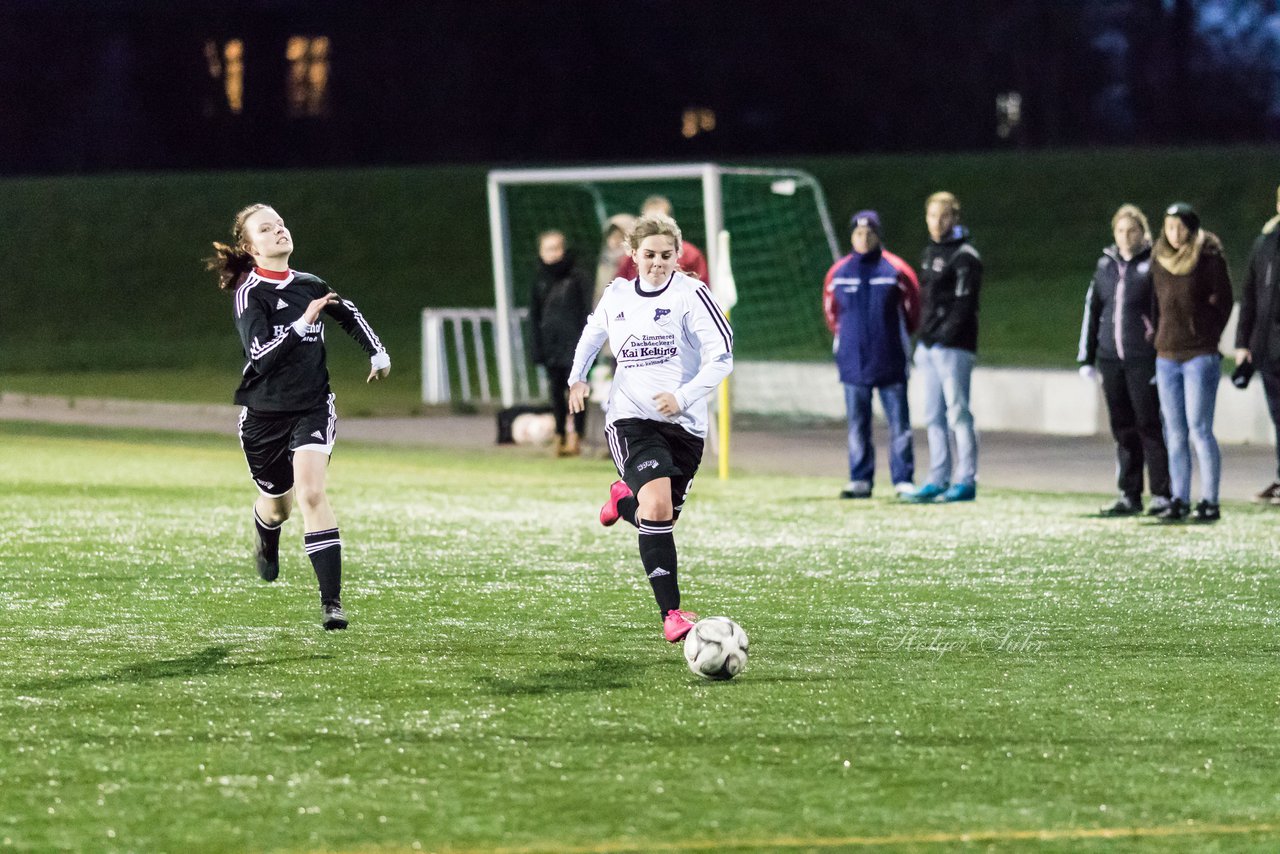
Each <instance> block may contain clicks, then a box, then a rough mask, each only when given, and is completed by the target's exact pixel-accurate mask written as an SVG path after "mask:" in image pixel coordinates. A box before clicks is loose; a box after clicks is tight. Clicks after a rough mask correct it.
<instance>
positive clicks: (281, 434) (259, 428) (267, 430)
mask: <svg viewBox="0 0 1280 854" xmlns="http://www.w3.org/2000/svg"><path fill="white" fill-rule="evenodd" d="M239 433H240V447H241V448H242V449H243V450H244V458H245V460H247V461H248V463H249V475H250V476H251V477H252V478H253V481H254V483H256V484H257V485H258V491H259V492H261V493H262V494H263V495H266V496H270V497H271V498H278V497H280V496H281V495H284V494H285V493H286V492H288V491H289V490H290V489H293V452H294V451H296V450H298V449H299V448H307V449H308V450H317V451H322V452H324V453H331V452H332V451H333V442H334V440H335V439H336V438H337V436H338V413H337V410H335V409H334V407H333V395H332V394H330V395H329V399H328V400H327V401H325V402H324V403H323V404H321V405H320V406H317V407H316V408H315V409H311V410H308V411H307V412H259V411H254V410H250V409H249V408H248V407H245V408H244V410H243V411H241V413H240V426H239Z"/></svg>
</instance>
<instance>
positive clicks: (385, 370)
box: [365, 350, 391, 383]
mask: <svg viewBox="0 0 1280 854" xmlns="http://www.w3.org/2000/svg"><path fill="white" fill-rule="evenodd" d="M369 368H370V370H369V379H367V380H365V382H367V383H371V382H373V381H374V380H380V379H382V378H383V377H385V376H386V375H387V374H389V373H391V357H390V356H388V355H387V351H386V350H379V351H378V352H377V353H374V354H373V355H372V356H370V357H369Z"/></svg>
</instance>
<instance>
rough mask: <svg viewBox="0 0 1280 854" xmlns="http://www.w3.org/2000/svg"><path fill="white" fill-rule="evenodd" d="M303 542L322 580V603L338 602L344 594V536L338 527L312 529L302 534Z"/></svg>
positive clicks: (318, 578) (318, 577) (319, 578)
mask: <svg viewBox="0 0 1280 854" xmlns="http://www.w3.org/2000/svg"><path fill="white" fill-rule="evenodd" d="M302 542H303V545H304V546H306V549H307V557H309V558H311V566H312V567H313V568H314V569H315V571H316V581H318V582H320V603H321V604H322V605H330V604H334V603H337V602H338V601H339V600H340V599H341V596H342V538H341V537H339V536H338V529H337V528H330V529H328V530H327V531H312V532H311V533H309V534H304V535H303V536H302Z"/></svg>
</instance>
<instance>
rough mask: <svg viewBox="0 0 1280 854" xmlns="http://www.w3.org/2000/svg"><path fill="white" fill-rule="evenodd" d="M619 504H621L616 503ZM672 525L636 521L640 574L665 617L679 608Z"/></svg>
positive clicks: (665, 521) (674, 540)
mask: <svg viewBox="0 0 1280 854" xmlns="http://www.w3.org/2000/svg"><path fill="white" fill-rule="evenodd" d="M619 503H621V502H619ZM673 524H674V523H673V522H672V521H671V520H670V519H666V520H662V521H656V522H655V521H650V520H648V519H641V520H640V525H639V528H640V560H641V562H643V563H644V574H645V575H647V576H648V577H649V585H650V586H651V587H653V598H654V599H657V600H658V612H659V613H660V614H661V615H662V616H663V617H666V616H667V612H668V611H672V610H676V609H678V608H679V607H680V585H679V583H678V582H677V580H676V538H675V534H673V533H672V530H673Z"/></svg>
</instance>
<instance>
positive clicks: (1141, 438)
mask: <svg viewBox="0 0 1280 854" xmlns="http://www.w3.org/2000/svg"><path fill="white" fill-rule="evenodd" d="M1111 231H1112V233H1113V235H1114V236H1115V243H1113V244H1111V245H1110V246H1108V247H1107V248H1106V249H1104V250H1103V251H1102V257H1101V258H1099V259H1098V267H1097V269H1096V270H1094V273H1093V279H1092V280H1091V281H1090V282H1089V292H1088V294H1087V295H1086V296H1085V298H1084V323H1083V325H1082V327H1081V329H1080V352H1079V355H1078V356H1077V357H1076V358H1077V359H1078V361H1079V362H1080V373H1081V375H1083V376H1085V377H1087V378H1089V379H1093V375H1094V373H1095V368H1096V373H1099V374H1101V375H1102V393H1103V395H1104V396H1105V397H1106V400H1107V412H1108V414H1109V415H1110V417H1111V435H1112V436H1114V437H1115V440H1116V478H1117V485H1118V486H1119V487H1120V497H1119V498H1117V499H1116V501H1115V503H1114V504H1111V505H1110V506H1108V507H1104V508H1103V509H1102V515H1103V516H1133V515H1136V514H1138V513H1141V512H1142V464H1143V462H1144V461H1145V462H1146V465H1147V477H1148V480H1149V482H1150V486H1151V495H1152V500H1151V506H1150V507H1149V508H1148V511H1147V512H1148V514H1149V515H1152V516H1154V515H1157V514H1159V513H1162V512H1164V511H1165V510H1166V509H1167V508H1168V506H1169V455H1168V452H1167V451H1166V450H1165V447H1164V435H1163V434H1162V432H1161V425H1160V396H1159V394H1158V393H1157V391H1156V385H1155V377H1156V348H1155V347H1154V346H1153V345H1152V343H1151V342H1152V339H1153V338H1154V337H1155V325H1154V323H1153V322H1152V314H1153V313H1152V310H1151V300H1152V295H1151V228H1150V226H1148V225H1147V218H1146V216H1144V215H1143V213H1142V211H1141V210H1139V209H1138V208H1137V207H1136V206H1134V205H1122V206H1121V208H1120V209H1119V210H1118V211H1116V213H1115V216H1113V217H1111Z"/></svg>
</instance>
